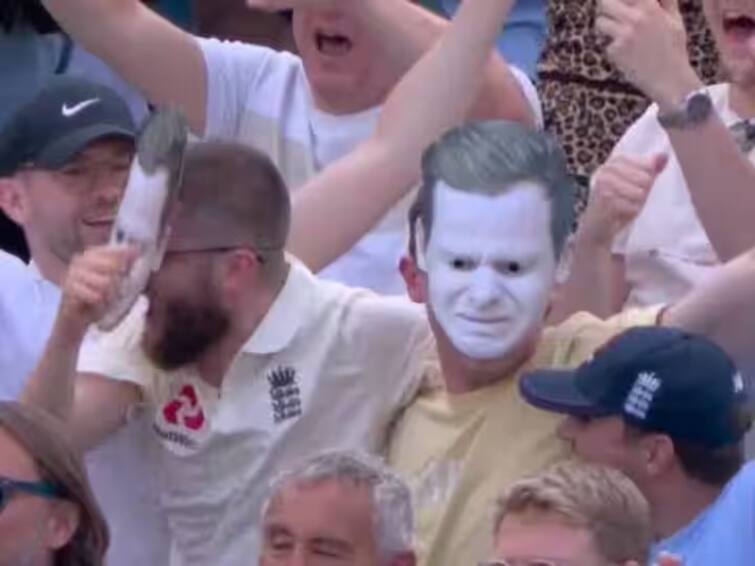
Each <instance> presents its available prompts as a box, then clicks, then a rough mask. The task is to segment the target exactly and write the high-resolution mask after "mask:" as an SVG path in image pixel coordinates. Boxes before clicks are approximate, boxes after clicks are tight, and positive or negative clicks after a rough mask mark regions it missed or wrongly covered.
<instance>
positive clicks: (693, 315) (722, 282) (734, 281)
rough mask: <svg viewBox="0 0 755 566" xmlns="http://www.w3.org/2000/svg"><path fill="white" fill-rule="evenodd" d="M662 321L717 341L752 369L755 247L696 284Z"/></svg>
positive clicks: (754, 309)
mask: <svg viewBox="0 0 755 566" xmlns="http://www.w3.org/2000/svg"><path fill="white" fill-rule="evenodd" d="M662 322H663V324H665V325H667V326H676V327H679V328H683V329H685V330H688V331H690V332H695V333H698V334H703V335H705V336H708V337H709V338H711V339H713V340H715V341H716V342H718V343H719V344H720V345H721V346H722V347H724V348H725V349H726V350H727V351H728V352H729V354H730V355H731V356H732V357H733V358H734V359H735V360H736V361H737V363H738V364H739V366H740V367H742V368H749V369H751V368H753V367H755V365H753V364H754V363H755V351H753V348H752V339H753V336H755V249H754V250H750V251H748V252H746V253H744V254H742V255H740V256H739V257H737V258H736V259H734V260H732V261H730V262H729V263H727V264H726V265H724V266H723V267H721V268H720V269H719V270H717V271H716V272H715V273H714V274H713V275H712V276H711V277H710V278H709V279H707V280H705V281H703V282H702V283H700V284H698V285H697V286H695V288H694V289H693V290H692V291H690V292H689V294H687V295H686V296H685V297H684V298H683V299H682V300H681V301H679V303H677V304H676V305H674V306H672V307H670V308H669V309H668V310H667V311H666V313H665V315H664V316H663V321H662Z"/></svg>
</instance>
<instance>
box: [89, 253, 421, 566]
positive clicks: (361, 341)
mask: <svg viewBox="0 0 755 566" xmlns="http://www.w3.org/2000/svg"><path fill="white" fill-rule="evenodd" d="M144 312H145V308H144V304H141V305H139V306H137V308H136V309H135V310H134V311H132V313H131V314H130V315H129V317H127V318H126V320H125V322H124V323H123V324H121V325H120V326H119V327H118V328H117V329H116V330H115V331H114V332H113V333H110V334H103V335H101V336H99V337H93V338H92V340H91V341H90V345H91V347H89V348H85V349H84V350H83V351H82V354H81V357H80V359H79V371H82V372H91V373H96V374H101V375H105V376H108V377H110V378H114V379H118V380H126V381H130V382H133V383H136V384H137V385H138V386H139V387H141V389H142V391H143V395H144V398H145V400H146V405H147V409H148V413H149V414H150V415H151V418H152V419H153V423H152V428H153V433H154V436H155V438H156V439H157V440H158V442H159V445H160V446H159V449H158V451H157V452H158V454H157V458H158V470H157V475H158V476H159V482H160V489H161V502H162V505H163V508H164V509H165V511H166V513H167V516H168V520H169V523H170V529H171V536H172V541H173V545H172V546H173V551H172V556H171V564H172V565H181V566H189V565H191V566H205V565H207V564H222V565H223V566H248V565H249V564H255V563H256V559H257V554H258V552H259V532H258V530H259V527H260V523H259V519H260V514H261V507H262V504H263V502H264V499H265V497H266V491H267V486H268V484H269V481H270V479H271V477H272V476H273V475H274V474H275V473H276V472H280V471H282V470H284V469H286V468H287V467H289V466H291V465H293V464H295V463H297V462H298V461H299V460H301V459H304V458H306V457H309V456H311V455H314V454H317V453H319V452H321V451H323V450H326V449H347V448H358V449H364V450H368V451H371V452H381V451H382V450H383V448H384V444H385V441H386V439H385V436H386V434H387V429H388V427H389V424H390V423H391V422H392V420H393V418H394V416H395V414H396V412H397V411H398V410H399V409H400V408H401V407H402V406H404V405H405V404H406V403H408V401H409V400H410V399H411V398H412V397H413V395H414V393H415V390H416V387H417V385H418V381H419V376H420V375H421V371H420V364H421V360H422V356H423V355H425V354H424V353H425V352H426V351H427V349H428V348H430V347H431V333H430V331H429V326H428V324H427V321H426V316H425V314H424V310H423V309H422V308H421V307H420V306H419V305H415V304H412V303H410V302H409V301H408V300H406V299H404V298H402V297H395V298H389V297H381V296H378V295H375V294H374V293H372V292H369V291H365V290H356V289H351V288H347V287H345V286H343V285H341V284H339V283H335V282H330V281H323V280H320V279H318V278H316V277H315V276H313V275H312V274H311V273H310V272H309V271H307V270H306V268H305V267H304V266H302V265H301V264H299V263H294V264H293V265H292V266H291V270H290V273H289V275H288V278H287V281H286V283H285V285H284V286H283V289H282V290H281V291H280V293H279V295H278V297H277V298H276V300H275V302H274V303H273V305H272V307H271V309H270V310H269V311H268V313H267V314H266V315H265V317H264V318H263V320H262V322H261V324H260V326H259V327H258V328H257V329H256V330H255V332H254V334H253V335H252V336H251V338H250V339H249V341H248V342H247V343H246V344H245V345H244V346H243V348H242V349H241V352H240V353H239V354H238V355H237V357H236V358H235V360H234V362H233V363H232V365H231V367H230V369H229V371H228V372H227V373H226V375H225V377H224V379H223V381H222V384H221V386H220V387H214V386H211V385H209V384H208V383H207V382H205V381H203V380H202V379H201V378H200V377H199V375H198V373H197V371H196V370H195V368H194V367H193V366H190V367H186V368H184V369H181V370H178V371H171V372H163V371H160V370H158V369H157V368H156V367H155V366H154V365H152V364H151V363H150V362H149V360H148V359H147V358H146V356H145V355H144V354H143V352H142V350H141V346H140V339H141V335H142V333H143V329H144V324H145V319H144Z"/></svg>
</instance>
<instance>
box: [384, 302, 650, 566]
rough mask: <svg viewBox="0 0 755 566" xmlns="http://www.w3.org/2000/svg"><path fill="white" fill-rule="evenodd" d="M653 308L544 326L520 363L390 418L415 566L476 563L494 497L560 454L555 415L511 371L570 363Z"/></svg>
mask: <svg viewBox="0 0 755 566" xmlns="http://www.w3.org/2000/svg"><path fill="white" fill-rule="evenodd" d="M659 311H660V309H659V308H648V309H643V310H641V311H628V312H625V313H622V314H621V315H618V316H616V317H614V318H611V319H609V320H606V321H603V320H599V319H597V318H595V317H593V316H592V315H589V314H586V313H580V314H577V315H575V316H573V317H572V318H570V319H569V320H567V321H566V322H564V323H563V324H560V325H558V326H556V327H553V328H547V329H545V331H544V332H543V334H542V336H541V338H540V341H539V342H538V344H537V348H536V349H535V352H534V354H533V356H532V357H531V358H530V360H528V362H527V363H526V364H525V365H524V367H521V368H519V369H518V370H517V371H516V372H515V373H514V374H513V375H510V376H506V377H504V378H503V379H501V380H500V381H498V382H497V383H495V384H493V385H490V386H488V387H484V388H482V389H478V390H476V391H471V392H469V393H464V394H450V393H448V392H446V391H445V390H443V389H442V388H441V389H436V390H430V391H427V392H424V393H423V394H421V395H419V396H418V397H417V398H416V400H415V401H414V403H412V405H410V406H409V408H408V409H407V410H406V411H405V412H404V414H403V415H402V417H401V419H400V420H399V421H398V422H397V425H396V428H395V432H394V434H393V436H392V438H391V444H390V449H389V464H391V466H393V467H394V468H396V469H397V470H398V471H399V473H401V474H402V475H403V476H404V477H405V478H406V479H407V481H408V482H409V483H410V485H411V487H412V489H413V492H414V504H415V516H416V528H417V544H416V549H417V553H418V557H419V564H420V566H459V565H466V564H477V563H479V562H480V561H481V560H484V559H485V557H486V556H489V555H490V553H491V551H492V549H493V517H494V514H495V501H496V499H497V498H498V496H499V495H500V494H501V493H502V492H503V490H505V489H506V488H507V487H508V486H510V485H511V484H512V483H513V482H515V481H517V480H519V479H522V478H523V477H524V476H528V475H531V474H534V473H537V472H539V471H541V470H542V469H544V468H545V467H547V466H548V465H550V464H552V463H554V462H555V461H557V460H559V459H562V458H564V457H565V456H566V455H567V447H566V446H565V445H564V443H562V442H561V441H560V440H559V438H558V436H557V434H556V433H557V428H558V426H559V424H560V423H561V421H562V420H563V417H561V416H559V415H556V414H554V413H549V412H546V411H541V410H539V409H536V408H534V407H532V406H531V405H529V404H527V402H526V401H525V400H524V399H522V397H521V395H520V394H519V387H518V385H519V383H518V382H519V378H520V376H521V375H522V374H523V373H525V372H527V371H531V370H533V369H546V368H551V369H566V368H574V367H576V366H578V365H579V364H580V363H582V362H584V361H586V360H587V359H588V358H589V357H590V356H591V355H592V354H593V353H594V352H595V350H596V349H597V348H599V347H600V346H601V345H603V344H604V343H605V342H606V341H608V340H609V339H610V338H611V337H612V336H614V335H616V334H617V333H619V332H621V331H622V330H624V329H626V328H628V327H630V326H637V325H651V324H655V323H656V321H657V318H658V313H659Z"/></svg>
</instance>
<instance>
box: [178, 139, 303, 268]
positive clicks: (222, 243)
mask: <svg viewBox="0 0 755 566" xmlns="http://www.w3.org/2000/svg"><path fill="white" fill-rule="evenodd" d="M179 200H180V204H179V208H178V211H177V216H176V217H175V220H174V222H173V237H172V239H171V240H172V241H171V245H170V246H169V247H170V248H172V249H191V248H194V249H196V248H215V247H217V248H221V247H237V246H238V247H244V246H249V247H251V248H254V250H255V251H256V252H257V253H258V254H259V256H261V257H262V258H264V260H265V263H266V264H268V265H271V266H272V265H275V264H278V263H279V262H280V261H281V260H282V258H283V251H284V248H285V245H286V240H287V238H288V232H289V227H290V222H291V202H290V199H289V195H288V190H287V188H286V185H285V183H284V181H283V179H282V178H281V176H280V174H279V173H278V170H277V169H276V167H275V165H274V164H273V163H272V161H270V159H269V158H268V157H267V156H266V155H264V154H263V153H261V152H259V151H257V150H255V149H252V148H250V147H246V146H243V145H239V144H235V143H226V142H201V143H196V144H192V145H191V146H190V147H189V148H188V150H187V152H186V158H185V163H184V172H183V179H182V182H181V194H180V198H179Z"/></svg>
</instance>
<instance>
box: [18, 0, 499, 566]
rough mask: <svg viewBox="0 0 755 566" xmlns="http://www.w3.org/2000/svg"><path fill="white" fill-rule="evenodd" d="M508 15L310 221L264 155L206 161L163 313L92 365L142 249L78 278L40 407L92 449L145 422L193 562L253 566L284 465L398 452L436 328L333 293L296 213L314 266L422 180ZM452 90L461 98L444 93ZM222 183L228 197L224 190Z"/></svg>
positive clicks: (176, 248) (207, 156) (327, 177)
mask: <svg viewBox="0 0 755 566" xmlns="http://www.w3.org/2000/svg"><path fill="white" fill-rule="evenodd" d="M508 7H509V5H508V4H507V3H505V2H503V3H502V2H501V1H500V0H484V1H482V0H480V1H477V2H471V3H468V4H466V5H465V6H464V7H462V9H461V10H460V12H459V15H458V16H457V21H456V22H455V23H454V25H453V26H452V27H451V28H450V29H449V32H448V34H446V35H445V36H444V37H443V39H441V40H440V42H439V43H438V44H437V46H436V47H435V48H434V49H433V50H431V51H430V52H429V53H428V54H427V56H426V57H425V58H423V59H422V60H421V61H420V62H419V63H418V64H417V66H416V67H415V68H414V69H413V70H412V71H411V72H410V73H409V74H407V76H406V77H404V79H402V81H401V82H400V83H399V84H398V85H397V87H396V89H395V91H394V92H393V93H392V94H391V96H390V97H389V99H388V101H387V103H386V105H385V107H384V109H383V113H382V115H381V123H380V127H379V128H378V130H377V133H376V135H375V136H374V137H373V138H372V139H371V140H370V141H369V142H368V143H366V144H365V145H363V146H362V147H361V148H360V149H358V150H357V151H355V152H354V153H352V154H351V155H350V156H348V157H347V158H345V159H344V160H343V161H342V162H340V163H338V164H335V165H334V166H333V167H331V168H329V169H328V170H326V171H324V172H323V173H322V174H321V175H320V176H319V177H317V178H316V179H314V180H313V181H312V187H311V188H310V189H308V190H305V191H302V192H301V193H299V194H298V195H297V197H298V198H296V199H295V200H294V203H293V209H292V210H291V211H290V210H289V200H288V194H287V192H286V190H285V185H284V184H283V182H282V180H281V178H280V175H279V174H278V173H277V172H276V171H275V169H274V167H273V165H272V163H271V162H270V160H269V159H267V158H266V157H264V156H262V155H261V154H260V153H259V152H257V151H255V150H253V149H251V148H246V147H244V146H240V145H238V144H229V143H222V142H204V143H199V144H196V145H194V146H191V147H190V148H189V150H188V152H187V155H186V158H185V170H184V174H183V176H182V184H181V201H180V203H179V206H178V208H177V210H176V215H175V218H174V219H173V222H172V224H171V226H172V231H171V236H170V238H169V239H168V241H167V243H166V253H165V258H164V261H163V262H162V265H161V266H160V267H159V269H158V270H157V271H156V272H155V273H154V274H153V277H152V280H151V282H150V284H149V286H148V287H147V295H148V297H149V299H150V305H149V310H148V311H147V313H146V315H145V312H144V307H143V305H142V306H141V307H140V306H139V305H137V307H136V308H135V309H134V311H133V312H132V313H131V315H130V318H127V319H126V320H125V321H124V322H123V324H121V326H120V327H118V328H117V329H116V330H115V331H114V332H112V333H110V334H108V335H105V336H101V337H97V339H94V338H93V339H91V340H89V341H88V343H85V344H84V351H83V352H82V355H81V358H80V359H78V357H79V356H78V353H79V348H80V346H81V342H82V340H83V337H84V334H85V332H86V330H87V327H88V326H89V324H90V323H91V322H93V321H96V320H98V319H99V318H100V316H101V314H102V312H103V310H104V309H105V308H106V307H107V305H108V304H109V300H108V298H109V297H110V296H112V295H113V292H114V289H115V287H116V286H117V285H118V284H119V282H120V281H121V279H122V277H123V274H124V271H126V268H127V265H128V261H129V259H131V258H132V257H133V250H128V249H123V248H99V249H94V250H90V251H88V252H87V253H85V254H83V255H82V256H81V257H79V258H77V259H76V260H75V261H74V262H73V263H72V265H71V268H70V269H69V272H68V275H67V279H66V284H65V292H64V299H63V303H62V306H61V308H60V310H59V313H58V318H57V321H56V323H55V327H54V329H53V332H52V336H51V338H50V341H49V342H48V345H47V349H46V353H45V355H44V356H43V359H42V361H41V362H40V365H39V366H38V368H37V370H36V372H35V375H34V376H33V377H32V379H31V380H30V382H29V384H28V386H27V388H26V390H25V398H26V399H27V400H28V401H29V402H33V403H36V404H39V405H43V406H45V407H49V408H50V409H52V410H53V411H55V412H56V414H58V415H60V416H61V417H63V418H64V419H65V421H66V424H67V426H68V427H69V429H70V433H71V436H72V437H73V438H74V439H75V440H76V441H77V443H78V444H79V445H80V446H82V447H83V448H88V447H91V446H92V445H94V444H96V442H97V441H98V440H99V439H102V438H104V437H106V436H107V435H109V433H111V432H112V431H113V430H114V429H117V428H118V427H120V426H122V425H123V424H124V423H125V422H127V421H128V419H129V418H130V417H132V416H133V414H134V412H135V410H137V409H141V408H143V409H144V410H145V412H146V413H147V415H148V416H149V418H150V419H151V421H152V422H153V425H154V426H153V433H154V437H155V441H156V442H157V443H159V447H158V454H159V464H158V466H159V467H158V468H157V469H156V470H155V473H154V475H155V476H156V477H158V479H159V481H160V483H161V498H160V500H161V503H162V504H163V506H164V508H165V511H166V513H167V515H168V518H169V521H170V527H171V535H172V539H173V548H172V558H171V560H172V561H173V563H174V564H198V565H204V564H206V563H208V561H217V562H218V563H222V564H223V565H224V566H235V565H236V564H239V565H241V564H248V562H249V560H250V559H251V560H254V559H255V557H256V555H257V553H258V552H259V540H258V539H257V534H258V533H257V529H255V528H254V527H255V520H256V519H257V518H258V517H259V516H260V505H261V503H262V499H263V498H262V495H263V494H262V490H263V489H264V485H265V484H266V480H267V479H268V478H269V477H270V475H271V474H272V473H273V471H274V470H275V469H280V468H285V467H287V466H288V465H290V464H291V463H292V462H293V461H294V459H300V458H302V457H306V456H307V455H310V454H314V453H317V452H318V451H320V450H322V449H325V448H332V447H358V448H362V449H365V450H367V449H369V450H372V451H377V450H380V449H381V448H382V447H383V445H384V443H385V437H386V435H387V432H388V428H389V425H390V424H391V421H392V420H393V418H394V416H395V413H396V412H397V411H398V410H399V409H400V408H401V406H402V405H403V404H405V403H406V402H408V400H409V398H410V397H411V395H412V394H413V393H414V390H416V387H417V385H418V382H419V380H420V368H419V367H418V366H419V364H418V362H419V361H420V360H421V358H422V357H423V355H424V353H425V349H426V344H425V343H426V338H427V336H428V333H427V326H426V320H425V318H424V315H423V313H422V312H421V309H418V308H417V307H416V305H411V304H410V303H409V302H408V301H405V300H404V299H402V298H396V299H391V298H380V297H377V296H374V295H372V294H371V293H367V292H365V291H361V290H353V289H348V288H345V287H343V286H341V285H338V284H334V283H328V282H324V281H320V280H317V279H315V278H314V277H313V276H312V275H311V274H310V273H308V272H307V270H306V268H305V267H304V266H302V265H301V264H299V263H298V262H296V261H294V260H290V259H288V258H287V257H286V255H285V254H284V250H283V246H284V244H285V242H286V239H287V236H288V231H289V230H288V229H289V212H292V214H291V237H290V238H289V239H288V245H289V249H290V250H291V251H292V252H293V253H294V254H296V255H299V256H301V257H302V258H304V259H305V261H307V263H309V264H318V263H324V262H326V261H327V259H328V258H327V255H328V253H331V252H332V251H333V249H334V248H337V247H338V245H342V246H343V245H345V246H348V245H349V244H350V241H349V239H350V238H351V242H353V240H354V239H355V238H356V237H358V236H359V230H360V229H361V230H362V231H364V230H365V229H366V227H367V226H369V225H370V224H371V221H373V220H374V219H375V218H379V216H380V215H381V214H382V212H383V211H384V210H386V209H387V208H388V207H389V206H390V205H391V204H392V202H394V201H395V200H396V199H398V198H400V197H401V196H402V194H403V193H405V191H407V190H408V187H409V185H410V182H409V181H410V180H411V179H412V178H414V177H415V176H417V175H418V171H417V170H418V168H419V162H420V156H421V153H422V150H423V149H424V148H425V147H426V146H427V144H428V143H429V142H430V141H431V139H433V138H435V137H436V136H438V135H440V133H441V132H442V131H443V130H445V129H446V128H447V127H448V126H449V125H452V124H454V123H458V122H460V121H461V120H462V118H463V116H464V114H465V112H466V110H467V109H468V108H469V106H470V104H471V103H472V101H473V99H474V97H475V95H476V91H477V87H479V85H480V82H481V80H482V76H481V73H480V69H482V68H483V66H484V65H485V63H486V61H488V58H489V53H490V50H491V48H492V45H493V42H494V40H495V37H496V36H497V33H498V30H499V29H500V26H501V25H502V24H503V21H504V19H505V15H506V12H507V8H508ZM441 77H442V78H443V80H446V81H447V88H443V89H439V88H437V81H438V80H440V79H441ZM157 145H159V144H157ZM154 157H155V156H154V155H151V154H148V155H146V156H145V159H146V162H151V161H153V158H154ZM218 179H222V180H223V191H215V190H213V189H214V188H215V186H216V183H217V182H218ZM364 195H369V196H370V198H369V199H365V198H364ZM126 199H128V195H127V196H126ZM339 242H340V243H339ZM336 244H338V245H336ZM323 248H328V250H325V251H323ZM145 316H146V318H145ZM77 361H78V365H79V369H80V370H81V372H82V373H81V374H79V375H78V377H77V378H76V380H75V381H74V376H75V373H76V366H77ZM255 376H256V377H255ZM74 390H75V391H76V395H75V397H74V396H73V393H74ZM345 423H348V426H345Z"/></svg>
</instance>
